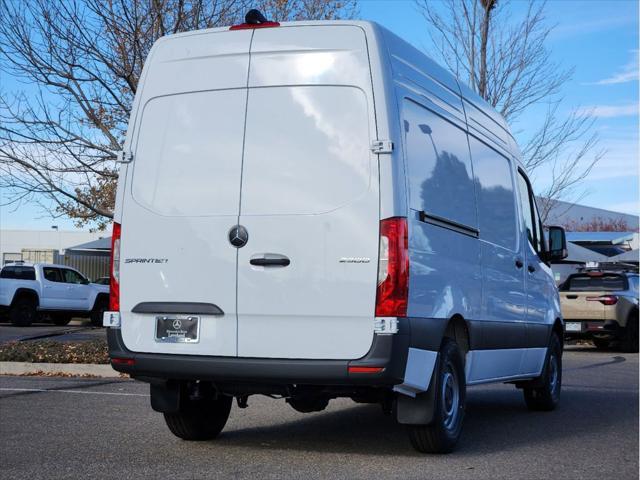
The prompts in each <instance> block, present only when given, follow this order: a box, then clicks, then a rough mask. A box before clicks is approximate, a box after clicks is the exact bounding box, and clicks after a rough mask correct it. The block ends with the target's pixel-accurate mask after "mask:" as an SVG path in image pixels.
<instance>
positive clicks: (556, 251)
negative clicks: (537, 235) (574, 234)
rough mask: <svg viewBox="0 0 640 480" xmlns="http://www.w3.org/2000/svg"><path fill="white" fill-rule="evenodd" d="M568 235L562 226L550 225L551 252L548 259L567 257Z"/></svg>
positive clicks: (551, 260) (556, 259)
mask: <svg viewBox="0 0 640 480" xmlns="http://www.w3.org/2000/svg"><path fill="white" fill-rule="evenodd" d="M568 255H569V253H568V252H567V236H566V235H565V233H564V228H562V227H549V252H548V253H547V260H548V261H550V262H553V261H558V260H562V259H563V258H567V256H568Z"/></svg>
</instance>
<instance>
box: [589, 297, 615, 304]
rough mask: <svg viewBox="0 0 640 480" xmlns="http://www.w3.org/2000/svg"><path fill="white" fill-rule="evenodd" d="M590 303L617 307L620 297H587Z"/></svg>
mask: <svg viewBox="0 0 640 480" xmlns="http://www.w3.org/2000/svg"><path fill="white" fill-rule="evenodd" d="M587 301H588V302H600V303H602V304H603V305H615V304H616V303H618V297H616V296H615V295H602V296H600V297H587Z"/></svg>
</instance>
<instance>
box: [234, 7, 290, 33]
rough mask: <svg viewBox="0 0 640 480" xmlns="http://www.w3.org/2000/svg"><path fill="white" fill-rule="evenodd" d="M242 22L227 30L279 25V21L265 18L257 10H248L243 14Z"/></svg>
mask: <svg viewBox="0 0 640 480" xmlns="http://www.w3.org/2000/svg"><path fill="white" fill-rule="evenodd" d="M244 22H245V23H241V24H239V25H233V26H231V27H229V30H247V29H251V28H268V27H279V26H280V23H278V22H272V21H270V20H267V19H266V18H265V17H264V15H262V13H261V12H260V11H258V10H255V9H253V10H249V11H248V12H247V14H246V15H245V16H244Z"/></svg>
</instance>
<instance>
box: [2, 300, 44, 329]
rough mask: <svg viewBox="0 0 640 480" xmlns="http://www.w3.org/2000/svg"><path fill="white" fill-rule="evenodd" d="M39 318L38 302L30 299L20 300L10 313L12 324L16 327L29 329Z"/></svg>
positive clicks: (14, 303)
mask: <svg viewBox="0 0 640 480" xmlns="http://www.w3.org/2000/svg"><path fill="white" fill-rule="evenodd" d="M37 317H38V311H37V307H36V302H34V301H33V299H31V298H29V297H22V298H18V299H17V300H16V301H15V302H13V305H12V306H11V310H10V311H9V318H10V319H11V323H12V324H13V325H15V326H16V327H28V326H29V325H31V324H32V323H33V322H35V321H36V319H37Z"/></svg>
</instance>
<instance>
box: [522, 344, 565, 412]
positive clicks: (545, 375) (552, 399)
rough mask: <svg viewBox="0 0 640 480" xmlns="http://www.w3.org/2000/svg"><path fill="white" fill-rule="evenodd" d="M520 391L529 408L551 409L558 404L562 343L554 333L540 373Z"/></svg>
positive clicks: (560, 387)
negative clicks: (530, 383)
mask: <svg viewBox="0 0 640 480" xmlns="http://www.w3.org/2000/svg"><path fill="white" fill-rule="evenodd" d="M522 391H523V393H524V401H525V402H526V404H527V407H528V408H529V410H538V411H551V410H554V409H555V408H556V407H557V406H558V403H559V402H560V392H561V391H562V344H561V343H560V339H559V338H558V335H556V334H555V333H552V334H551V339H550V340H549V348H548V349H547V358H546V359H545V362H544V368H543V370H542V375H541V376H540V377H539V378H537V379H536V380H534V381H533V382H532V386H531V387H526V386H525V387H524V388H523V390H522Z"/></svg>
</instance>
